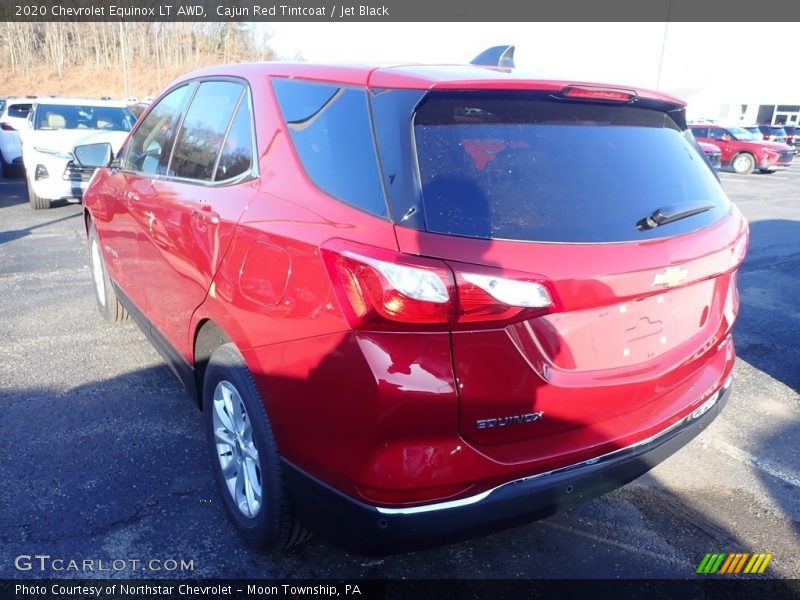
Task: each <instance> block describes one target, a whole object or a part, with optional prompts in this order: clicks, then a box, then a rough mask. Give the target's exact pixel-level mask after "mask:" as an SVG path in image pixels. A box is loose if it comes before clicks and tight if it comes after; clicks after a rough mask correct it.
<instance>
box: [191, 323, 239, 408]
mask: <svg viewBox="0 0 800 600" xmlns="http://www.w3.org/2000/svg"><path fill="white" fill-rule="evenodd" d="M232 342H233V340H232V339H231V337H230V336H229V335H228V334H227V333H226V332H225V330H224V329H222V327H220V326H219V325H218V324H217V323H216V322H215V321H213V320H212V319H203V320H201V321H200V322H199V323H198V324H197V328H196V329H195V334H194V346H193V347H194V352H193V356H194V377H195V383H196V386H195V389H196V390H197V393H196V395H195V401H196V402H197V407H198V408H199V409H200V410H202V408H203V378H204V377H205V374H206V367H208V361H209V359H210V358H211V355H212V354H213V353H214V350H216V349H217V348H219V347H220V346H222V345H223V344H229V343H232Z"/></svg>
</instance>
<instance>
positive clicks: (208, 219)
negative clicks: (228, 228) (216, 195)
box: [192, 205, 219, 228]
mask: <svg viewBox="0 0 800 600" xmlns="http://www.w3.org/2000/svg"><path fill="white" fill-rule="evenodd" d="M192 220H193V221H194V222H195V223H196V224H197V226H198V227H200V228H205V227H206V226H208V225H218V224H219V213H216V212H214V211H213V210H211V207H210V206H208V205H204V206H203V207H202V208H199V209H195V210H193V211H192Z"/></svg>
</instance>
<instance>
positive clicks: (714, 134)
mask: <svg viewBox="0 0 800 600" xmlns="http://www.w3.org/2000/svg"><path fill="white" fill-rule="evenodd" d="M690 127H691V130H692V133H694V136H695V137H696V138H697V140H698V141H700V142H707V143H710V144H714V145H716V146H719V148H720V150H721V151H722V166H723V167H730V168H731V169H733V171H734V172H735V173H738V174H739V175H749V174H750V173H752V172H753V171H754V170H755V169H758V170H759V171H760V172H762V173H774V172H775V171H777V170H779V169H788V168H789V167H791V166H792V160H794V149H793V148H792V147H791V146H787V145H786V144H779V143H777V142H768V141H765V140H763V139H762V135H761V133H760V132H759V131H757V130H756V131H755V132H753V131H748V129H745V128H744V127H738V126H735V125H734V126H731V127H723V126H721V125H709V124H707V123H698V124H692V125H691V126H690Z"/></svg>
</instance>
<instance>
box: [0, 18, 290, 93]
mask: <svg viewBox="0 0 800 600" xmlns="http://www.w3.org/2000/svg"><path fill="white" fill-rule="evenodd" d="M0 56H2V65H3V66H2V68H1V69H0V97H7V96H13V95H17V96H21V95H26V94H37V95H48V94H59V95H85V96H89V97H95V96H111V97H114V98H125V97H132V96H135V97H138V98H144V97H146V96H152V95H155V94H156V93H157V92H158V91H159V90H160V89H161V88H162V87H163V86H164V85H166V84H167V83H169V81H171V80H172V79H173V78H174V77H176V76H177V75H179V74H181V73H184V72H186V71H189V70H191V69H195V68H197V67H202V66H206V65H210V64H216V63H223V62H245V61H256V60H271V59H273V58H275V56H274V53H273V52H272V50H271V49H270V47H269V41H268V38H267V36H266V34H265V33H264V32H263V30H261V29H257V28H253V27H252V26H251V25H249V24H245V23H12V22H5V23H0Z"/></svg>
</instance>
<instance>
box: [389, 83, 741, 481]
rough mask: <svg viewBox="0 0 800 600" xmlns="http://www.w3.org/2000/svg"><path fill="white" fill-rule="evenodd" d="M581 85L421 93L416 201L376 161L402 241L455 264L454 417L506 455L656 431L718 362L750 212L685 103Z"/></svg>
mask: <svg viewBox="0 0 800 600" xmlns="http://www.w3.org/2000/svg"><path fill="white" fill-rule="evenodd" d="M578 89H579V90H580V91H579V92H577V93H574V94H572V93H570V91H569V89H567V90H565V91H563V92H562V93H552V92H547V93H537V92H531V91H526V92H522V91H480V92H431V93H429V94H428V95H427V96H425V98H424V99H423V100H422V101H421V102H420V103H419V104H418V105H417V107H416V110H415V112H414V116H413V141H412V144H413V146H412V148H413V151H414V155H415V168H416V169H417V178H418V181H419V184H420V185H419V190H418V191H419V195H418V196H417V199H418V204H416V205H414V204H412V206H411V207H410V208H408V207H407V206H406V205H403V203H402V200H401V199H400V198H399V195H398V194H396V193H395V196H394V198H391V194H392V192H393V190H392V189H391V186H393V185H399V186H401V187H402V185H403V184H402V182H399V183H398V182H396V177H395V178H393V177H392V175H393V174H392V173H391V172H388V173H387V182H388V184H389V186H390V189H389V192H390V199H392V200H393V209H394V210H396V211H397V210H398V209H401V212H400V213H399V214H397V213H396V214H395V217H396V220H397V222H398V225H397V227H396V233H397V238H398V244H399V249H400V251H401V252H403V253H407V254H415V255H421V256H425V257H431V258H437V259H441V260H444V261H445V262H446V263H447V264H448V265H449V266H450V268H451V269H452V272H453V274H454V279H455V283H456V293H457V295H458V307H457V309H456V317H455V318H454V321H453V324H452V328H451V329H452V334H451V336H452V358H453V364H454V370H455V374H456V377H457V381H458V390H459V398H460V400H459V402H460V417H459V418H460V425H459V426H460V431H461V435H462V437H463V438H464V439H465V440H467V441H468V442H470V443H472V444H474V445H476V446H478V447H480V448H481V450H482V451H484V452H486V453H487V454H489V455H490V456H492V457H493V458H495V459H496V460H499V461H501V462H507V463H513V462H521V461H531V460H533V461H538V462H540V463H541V465H542V468H546V467H556V466H559V465H561V464H564V463H565V462H567V461H568V460H575V459H579V458H580V457H584V458H585V457H591V456H596V455H597V454H598V453H599V452H601V451H602V450H604V449H609V448H610V447H620V446H622V445H627V444H628V443H630V442H631V441H636V440H638V439H642V438H643V437H646V436H647V435H652V434H653V433H655V432H657V429H658V428H663V427H664V423H665V422H669V421H670V419H672V420H677V418H678V417H679V416H680V414H681V412H683V413H684V414H685V412H686V411H687V410H688V409H690V408H691V404H692V403H690V402H688V401H687V397H691V398H692V399H693V401H695V403H699V402H700V401H701V400H702V399H703V398H704V397H707V396H708V395H709V394H710V393H711V391H713V390H712V388H713V387H714V386H718V385H719V384H720V383H721V378H722V377H723V376H725V375H727V373H723V372H722V371H723V370H724V369H728V368H729V367H730V355H729V354H726V353H728V352H730V348H727V349H724V347H725V345H726V342H727V336H728V333H729V331H730V328H731V326H732V324H733V321H734V319H735V313H736V307H737V301H738V300H737V297H736V291H735V289H736V288H735V268H736V267H737V266H738V264H739V262H740V261H741V260H742V258H743V256H744V252H745V250H746V239H747V238H746V224H745V222H744V220H743V218H742V217H741V215H740V213H739V211H738V209H736V208H735V207H733V206H732V204H731V203H730V202H729V201H728V199H727V198H726V196H725V194H724V193H723V191H722V189H721V187H720V184H719V182H718V181H717V179H716V178H715V176H714V174H713V173H712V171H711V170H710V169H709V167H708V164H707V163H706V161H705V160H704V159H703V156H702V153H701V151H700V150H699V149H698V148H697V146H696V143H695V142H694V139H693V137H692V136H691V134H690V133H688V132H686V131H685V123H684V121H683V110H682V107H680V106H677V105H674V104H670V103H659V102H648V101H642V100H641V99H637V98H636V96H635V94H629V95H626V94H627V92H625V91H621V92H620V91H617V90H610V91H608V90H595V89H591V88H578ZM595 91H597V92H599V93H597V94H596V95H594V94H593V92H595ZM387 104H388V103H387ZM376 114H377V115H378V118H379V119H380V118H381V112H380V110H377V111H376ZM382 129H383V130H384V131H385V130H386V127H385V125H381V124H379V125H378V131H379V133H380V132H381V130H382ZM379 144H381V143H380V142H379ZM384 149H385V143H384V144H383V145H382V150H384ZM390 154H391V152H385V151H384V156H388V160H385V161H384V167H385V168H386V167H387V166H388V168H389V169H392V170H393V160H394V159H393V157H392V156H390ZM409 222H410V223H409ZM703 367H708V368H707V369H704V368H703Z"/></svg>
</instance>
